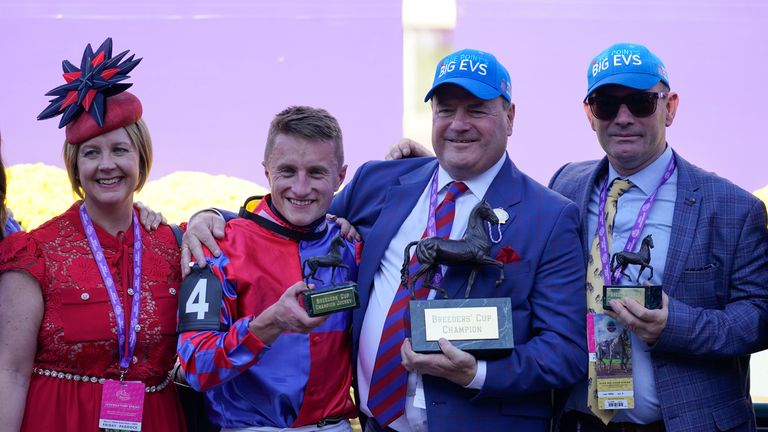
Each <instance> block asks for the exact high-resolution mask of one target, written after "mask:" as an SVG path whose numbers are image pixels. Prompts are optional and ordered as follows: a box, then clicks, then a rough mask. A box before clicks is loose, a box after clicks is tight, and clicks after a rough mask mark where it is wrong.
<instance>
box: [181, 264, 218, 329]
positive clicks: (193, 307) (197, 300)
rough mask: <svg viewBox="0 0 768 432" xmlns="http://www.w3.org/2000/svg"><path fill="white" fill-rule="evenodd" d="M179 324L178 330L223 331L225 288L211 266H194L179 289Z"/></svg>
mask: <svg viewBox="0 0 768 432" xmlns="http://www.w3.org/2000/svg"><path fill="white" fill-rule="evenodd" d="M179 291H180V293H179V324H178V328H177V330H178V331H179V332H180V333H181V332H185V331H190V330H215V331H221V330H222V328H221V322H220V315H219V313H220V312H221V297H222V295H223V288H222V286H221V281H220V280H219V278H217V277H216V276H215V275H214V274H213V272H212V271H211V266H206V267H204V268H200V266H198V265H197V264H195V265H194V266H192V272H191V273H190V274H189V275H188V276H187V277H186V278H184V282H182V284H181V288H180V289H179Z"/></svg>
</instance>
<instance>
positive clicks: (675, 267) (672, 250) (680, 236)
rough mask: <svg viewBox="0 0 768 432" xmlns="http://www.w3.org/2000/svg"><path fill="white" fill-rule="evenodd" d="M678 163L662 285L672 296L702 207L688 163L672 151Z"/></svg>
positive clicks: (695, 181) (696, 185)
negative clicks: (673, 211) (670, 229)
mask: <svg viewBox="0 0 768 432" xmlns="http://www.w3.org/2000/svg"><path fill="white" fill-rule="evenodd" d="M675 158H676V162H677V198H676V200H675V213H674V215H673V217H672V233H671V235H670V239H669V248H668V249H667V262H666V267H665V270H664V279H663V284H664V287H665V288H666V289H665V291H666V292H667V293H668V294H669V295H670V296H674V292H673V291H672V288H674V287H675V286H676V285H677V281H678V280H679V279H680V275H681V274H682V272H683V269H684V266H685V262H686V258H687V257H688V254H689V251H690V249H691V244H692V243H693V238H694V237H695V236H696V223H697V222H698V219H699V209H700V208H701V202H700V198H699V196H700V194H699V186H698V183H699V182H698V181H697V180H696V179H695V178H693V174H694V173H693V170H691V169H690V164H689V163H688V162H687V161H686V160H684V159H683V158H681V157H680V156H678V155H677V153H675Z"/></svg>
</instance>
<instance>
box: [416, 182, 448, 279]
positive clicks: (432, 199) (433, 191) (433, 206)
mask: <svg viewBox="0 0 768 432" xmlns="http://www.w3.org/2000/svg"><path fill="white" fill-rule="evenodd" d="M439 172H440V169H439V168H438V169H437V170H435V174H434V175H433V176H432V184H431V185H430V188H429V212H428V213H427V229H426V230H425V231H424V236H423V237H422V238H427V237H435V236H437V222H436V221H435V212H436V211H437V175H438V173H439ZM414 253H415V252H414ZM442 281H443V271H442V266H441V267H440V271H438V272H435V276H434V277H433V278H432V284H433V285H435V286H440V283H441V282H442Z"/></svg>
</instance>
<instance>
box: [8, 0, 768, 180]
mask: <svg viewBox="0 0 768 432" xmlns="http://www.w3.org/2000/svg"><path fill="white" fill-rule="evenodd" d="M400 16H401V2H400V1H398V0H366V1H359V0H332V1H313V0H283V1H274V2H271V1H247V0H221V1H217V2H211V1H205V2H204V1H194V0H187V1H180V0H168V1H161V0H131V1H125V0H117V1H112V2H109V3H107V2H103V1H101V2H99V1H96V0H81V1H78V2H76V3H74V4H67V2H65V1H61V0H24V1H22V0H2V3H0V56H2V59H3V67H2V68H1V69H0V95H2V96H1V98H2V99H1V100H2V103H1V104H0V132H1V133H2V136H3V141H4V148H3V154H4V157H5V160H6V163H7V164H14V163H27V162H38V161H39V162H45V163H48V164H53V165H58V166H61V158H60V146H61V141H62V136H63V134H62V132H61V131H59V130H58V129H56V124H57V123H56V121H52V120H49V121H46V122H37V121H35V120H34V118H35V116H36V115H37V114H38V113H39V112H40V111H41V110H42V109H43V108H44V107H45V106H46V101H47V99H46V98H45V97H44V96H43V94H44V93H45V92H46V91H47V90H49V89H51V88H53V87H54V86H57V85H59V84H61V83H62V82H63V81H62V79H61V76H60V62H61V60H62V59H65V58H66V59H69V60H71V61H73V62H75V63H77V62H78V61H79V59H80V56H81V55H82V49H83V47H84V43H85V42H91V43H92V44H94V45H98V44H100V43H101V41H102V40H103V39H104V38H105V36H108V35H110V36H112V37H113V38H114V41H115V50H116V51H118V52H119V51H122V50H125V49H130V50H131V51H132V52H135V53H136V54H137V55H138V56H141V57H144V61H143V63H142V64H141V65H140V66H139V67H138V68H137V69H136V70H135V71H134V73H133V78H132V81H133V82H135V83H136V85H135V86H134V88H133V90H134V91H135V93H136V94H138V95H139V96H140V97H141V99H142V101H143V102H144V106H145V119H146V120H147V121H148V123H149V125H150V128H151V130H152V133H153V137H154V139H155V148H156V157H155V161H156V164H155V167H154V168H153V173H152V177H153V178H158V177H160V176H163V175H166V174H168V173H170V172H172V171H175V170H200V171H207V172H210V173H213V174H231V175H235V176H238V177H242V178H246V179H249V180H253V181H257V182H259V183H262V184H265V183H266V182H265V180H264V178H263V174H262V169H261V166H260V164H259V162H260V161H261V158H262V156H261V155H262V152H263V143H264V139H265V136H266V127H267V123H268V121H269V120H270V119H271V117H272V116H273V114H274V113H276V112H277V111H279V110H280V109H282V108H283V107H285V106H287V105H289V104H309V105H316V106H323V107H326V108H328V109H329V110H330V111H331V112H332V113H333V114H335V115H336V116H337V117H338V118H339V120H340V122H341V123H342V127H343V128H344V131H345V138H346V149H347V159H348V162H349V164H350V170H351V171H350V175H351V173H352V172H353V171H354V169H356V168H357V166H359V164H360V163H362V162H363V161H365V160H368V159H372V158H380V157H381V156H382V155H383V153H384V151H385V149H386V148H387V147H388V146H389V145H390V144H391V143H393V142H394V141H396V140H397V138H398V137H400V135H401V134H402V100H403V96H402V55H401V51H402V27H401V23H400ZM766 29H768V5H766V4H765V3H764V2H763V1H762V0H695V1H694V0H677V1H675V2H668V1H660V0H644V1H640V0H623V1H618V0H552V1H546V2H544V1H538V0H515V1H512V0H458V19H457V27H456V30H455V33H454V35H453V36H452V38H453V40H454V42H455V47H456V49H459V48H463V47H474V48H479V49H484V50H488V51H492V52H494V53H496V54H497V56H498V57H499V58H500V59H501V60H502V61H503V62H504V63H505V64H506V65H507V66H508V67H509V69H510V72H511V75H512V84H513V90H512V91H513V99H514V101H515V102H516V104H517V119H516V125H515V132H514V135H513V137H512V139H511V140H510V147H509V148H510V153H511V154H512V156H513V158H514V160H515V161H516V162H517V164H518V166H520V167H521V168H522V169H524V170H525V171H526V172H528V173H529V174H531V175H532V176H533V177H534V178H536V179H537V180H539V181H541V182H546V181H547V180H548V178H549V176H550V175H551V173H552V172H553V171H554V170H555V169H556V168H557V167H558V166H560V165H561V164H562V163H564V162H566V161H569V160H583V159H588V158H594V157H598V156H600V154H601V151H600V148H599V146H598V145H597V142H596V140H595V138H594V134H593V133H592V132H591V130H590V129H589V127H588V126H587V123H586V121H585V118H584V114H583V112H582V109H581V100H582V98H583V96H584V90H585V88H586V82H585V81H586V80H585V75H586V68H587V64H588V62H589V59H591V58H592V56H594V55H595V54H596V53H597V52H599V51H600V50H602V49H603V48H606V47H607V46H608V45H610V44H612V43H614V42H618V41H633V42H640V43H644V44H646V45H648V46H649V47H650V48H651V49H652V50H653V51H655V52H656V53H657V54H658V55H659V56H660V57H661V58H662V59H663V60H664V61H665V63H666V65H667V68H668V70H669V73H670V80H671V84H672V87H673V89H674V90H676V91H678V92H679V93H680V96H681V103H680V109H679V111H678V116H677V119H676V121H675V124H674V125H673V126H672V128H670V129H669V134H668V136H669V141H670V143H671V144H672V145H673V146H674V147H675V148H676V149H677V150H679V151H680V152H681V153H682V154H683V155H684V157H686V158H687V159H689V160H690V161H692V162H694V163H697V164H699V165H701V166H703V167H705V168H707V169H709V170H713V171H716V172H718V173H719V174H721V175H723V176H725V177H728V178H730V179H732V180H733V181H734V182H736V183H737V184H739V185H741V186H742V187H745V188H746V189H748V190H755V189H757V188H759V187H762V186H764V185H766V184H768V173H766V170H765V168H764V166H765V159H766V154H768V151H766V149H765V133H764V127H765V126H764V125H765V118H766V114H768V108H767V105H768V86H765V85H764V81H765V69H766V64H767V63H766V59H765V57H766V55H768V50H766V48H765V46H766V42H768V30H766ZM423 90H426V89H423ZM419 93H420V94H423V91H419ZM417 96H418V95H417Z"/></svg>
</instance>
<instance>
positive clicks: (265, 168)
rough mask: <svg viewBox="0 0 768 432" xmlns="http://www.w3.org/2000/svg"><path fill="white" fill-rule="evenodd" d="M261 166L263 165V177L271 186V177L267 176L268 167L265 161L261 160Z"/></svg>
mask: <svg viewBox="0 0 768 432" xmlns="http://www.w3.org/2000/svg"><path fill="white" fill-rule="evenodd" d="M261 166H263V167H264V177H266V178H267V183H269V186H270V187H272V177H270V176H269V167H268V166H267V161H261Z"/></svg>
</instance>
